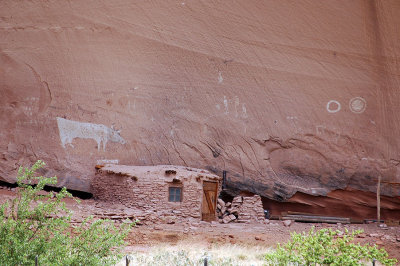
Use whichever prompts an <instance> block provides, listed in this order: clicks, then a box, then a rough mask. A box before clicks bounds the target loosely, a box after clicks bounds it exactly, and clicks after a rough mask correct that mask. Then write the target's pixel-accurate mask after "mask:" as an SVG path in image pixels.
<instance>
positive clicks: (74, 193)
mask: <svg viewBox="0 0 400 266" xmlns="http://www.w3.org/2000/svg"><path fill="white" fill-rule="evenodd" d="M0 187H6V188H16V187H18V185H17V183H8V182H5V181H1V180H0ZM43 190H44V191H47V192H50V191H54V192H60V191H61V188H59V187H52V186H45V187H44V189H43ZM67 191H68V192H69V193H71V194H72V196H74V197H77V198H80V199H83V200H85V199H91V198H93V194H92V193H89V192H84V191H79V190H73V189H67Z"/></svg>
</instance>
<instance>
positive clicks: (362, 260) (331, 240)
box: [265, 228, 397, 266]
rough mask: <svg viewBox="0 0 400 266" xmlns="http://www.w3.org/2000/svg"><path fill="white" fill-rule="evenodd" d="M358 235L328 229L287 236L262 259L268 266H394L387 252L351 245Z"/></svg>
mask: <svg viewBox="0 0 400 266" xmlns="http://www.w3.org/2000/svg"><path fill="white" fill-rule="evenodd" d="M361 232H362V231H355V232H352V233H349V232H348V230H347V229H346V231H345V232H344V233H343V232H340V231H339V230H336V231H332V230H331V229H322V230H320V231H314V228H312V229H311V230H310V231H309V232H308V233H304V232H303V233H302V234H298V233H296V232H294V233H292V234H291V240H290V241H288V242H287V243H286V244H285V245H283V246H280V245H279V244H278V247H277V249H276V250H275V251H274V252H272V253H269V254H267V255H266V256H265V259H266V260H267V262H268V265H332V266H336V265H337V266H339V265H341V266H343V265H349V266H350V265H366V264H372V263H371V262H372V260H373V259H376V260H378V261H380V262H381V263H382V264H383V265H395V264H396V262H397V260H396V259H389V258H388V254H387V252H386V251H385V250H384V249H383V248H382V249H378V248H377V247H376V246H370V245H365V246H363V245H360V243H354V241H353V240H354V236H356V235H358V234H360V233H361Z"/></svg>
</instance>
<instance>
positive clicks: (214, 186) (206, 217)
mask: <svg viewBox="0 0 400 266" xmlns="http://www.w3.org/2000/svg"><path fill="white" fill-rule="evenodd" d="M217 193H218V183H217V182H207V181H204V182H203V204H202V207H201V219H202V220H203V221H207V222H211V221H215V220H216V210H215V209H216V206H217Z"/></svg>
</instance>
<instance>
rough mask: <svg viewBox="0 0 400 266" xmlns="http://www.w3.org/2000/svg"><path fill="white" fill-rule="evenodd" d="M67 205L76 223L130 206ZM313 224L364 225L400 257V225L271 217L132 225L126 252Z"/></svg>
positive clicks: (273, 233)
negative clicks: (247, 220) (289, 220)
mask: <svg viewBox="0 0 400 266" xmlns="http://www.w3.org/2000/svg"><path fill="white" fill-rule="evenodd" d="M14 195H15V189H12V188H7V187H1V186H0V202H4V201H5V200H6V199H10V198H12V197H13V196H14ZM66 202H67V206H68V207H69V208H70V209H72V210H73V212H74V214H73V219H72V221H73V222H75V223H79V222H80V221H82V219H83V218H84V217H87V216H89V215H94V216H95V217H102V218H103V217H108V218H111V219H114V220H116V221H122V219H124V217H125V216H124V215H125V214H126V213H129V212H130V210H129V209H126V208H125V207H124V206H122V205H121V206H117V205H115V204H114V205H110V204H107V203H104V202H99V201H96V200H93V199H89V200H81V202H80V204H78V203H76V202H75V201H74V200H72V199H68V200H67V201H66ZM312 226H314V227H315V228H316V229H321V228H332V229H339V230H344V229H345V228H347V229H348V230H349V231H352V230H358V229H362V230H363V231H364V233H362V234H361V235H359V237H357V241H359V242H361V243H371V244H377V245H378V246H380V247H384V248H385V249H386V251H387V252H388V253H389V255H390V257H393V258H396V259H397V260H399V261H400V227H398V226H396V227H390V226H389V227H387V228H384V229H382V228H378V227H377V225H376V224H349V225H342V224H320V223H298V222H293V223H292V224H291V225H290V226H285V225H284V224H283V222H282V221H278V220H271V221H269V223H266V224H260V223H257V224H246V223H230V224H219V223H217V222H212V223H208V222H198V221H195V220H192V221H188V222H186V223H184V224H140V225H137V226H136V227H134V228H133V230H132V232H131V233H130V235H129V237H128V246H127V247H126V249H125V252H126V253H127V254H128V253H132V252H135V251H144V252H145V251H146V250H148V249H149V248H151V247H154V246H156V245H159V244H168V245H176V244H177V243H178V242H181V241H189V242H192V243H200V244H205V245H210V246H211V245H212V244H215V243H218V244H228V243H230V244H240V245H248V246H251V245H254V246H262V247H265V248H266V249H268V248H269V247H274V246H275V245H276V244H277V243H283V242H285V241H287V240H288V239H289V238H290V233H291V232H303V231H308V230H310V229H311V227H312Z"/></svg>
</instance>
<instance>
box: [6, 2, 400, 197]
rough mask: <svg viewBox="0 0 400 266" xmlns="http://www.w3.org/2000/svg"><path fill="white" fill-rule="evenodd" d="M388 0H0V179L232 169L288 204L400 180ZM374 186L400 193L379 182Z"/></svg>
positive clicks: (233, 176)
mask: <svg viewBox="0 0 400 266" xmlns="http://www.w3.org/2000/svg"><path fill="white" fill-rule="evenodd" d="M399 14H400V2H399V1H397V0H376V1H374V0H354V1H347V0H332V1H324V2H323V3H322V2H321V1H319V0H304V1H289V0H269V1H256V0H254V1H250V2H249V1H235V2H230V1H219V2H215V1H192V0H190V1H187V0H180V1H171V0H168V1H166V0H163V1H156V2H154V1H151V2H150V1H127V0H114V1H108V2H99V1H77V0H71V1H44V0H33V1H12V0H5V1H1V2H0V92H1V97H0V177H1V179H3V180H5V181H8V182H12V181H13V180H14V179H13V178H14V176H15V171H16V169H17V167H18V166H19V165H27V164H29V163H31V162H33V161H35V160H37V159H42V160H44V161H45V162H47V164H48V167H47V173H46V174H49V175H53V174H54V175H57V176H58V177H59V178H60V184H59V185H66V186H68V187H70V188H71V189H77V190H83V191H90V178H91V177H92V176H93V175H94V165H95V164H96V163H97V161H98V160H114V161H115V160H118V161H119V163H121V164H126V165H156V164H176V165H186V166H190V167H197V168H207V169H209V170H212V171H214V172H215V173H217V174H219V175H221V173H222V170H227V171H228V180H229V183H228V185H229V189H230V191H231V192H232V194H235V193H237V192H238V191H243V190H246V191H249V192H253V193H256V194H259V195H261V196H264V197H268V198H271V199H276V200H279V201H285V200H287V199H289V198H290V197H292V196H293V195H294V194H295V193H296V192H301V193H305V194H310V195H314V196H318V195H322V196H324V195H327V194H328V193H329V192H331V191H333V190H336V189H346V188H352V189H356V190H363V191H366V192H368V191H375V189H376V179H377V176H378V175H379V174H381V175H382V176H383V180H384V181H387V182H400V172H399V163H400V156H399V148H400V140H399V137H398V132H399V128H400V121H399V119H400V118H399V117H400V116H399V115H397V112H398V111H399V106H400V96H399V93H398V91H399V87H400V86H399V85H400V28H399V26H398V25H400V15H399ZM382 193H383V195H387V196H396V195H399V193H400V189H399V186H396V185H390V184H385V185H384V186H383V191H382Z"/></svg>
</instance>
